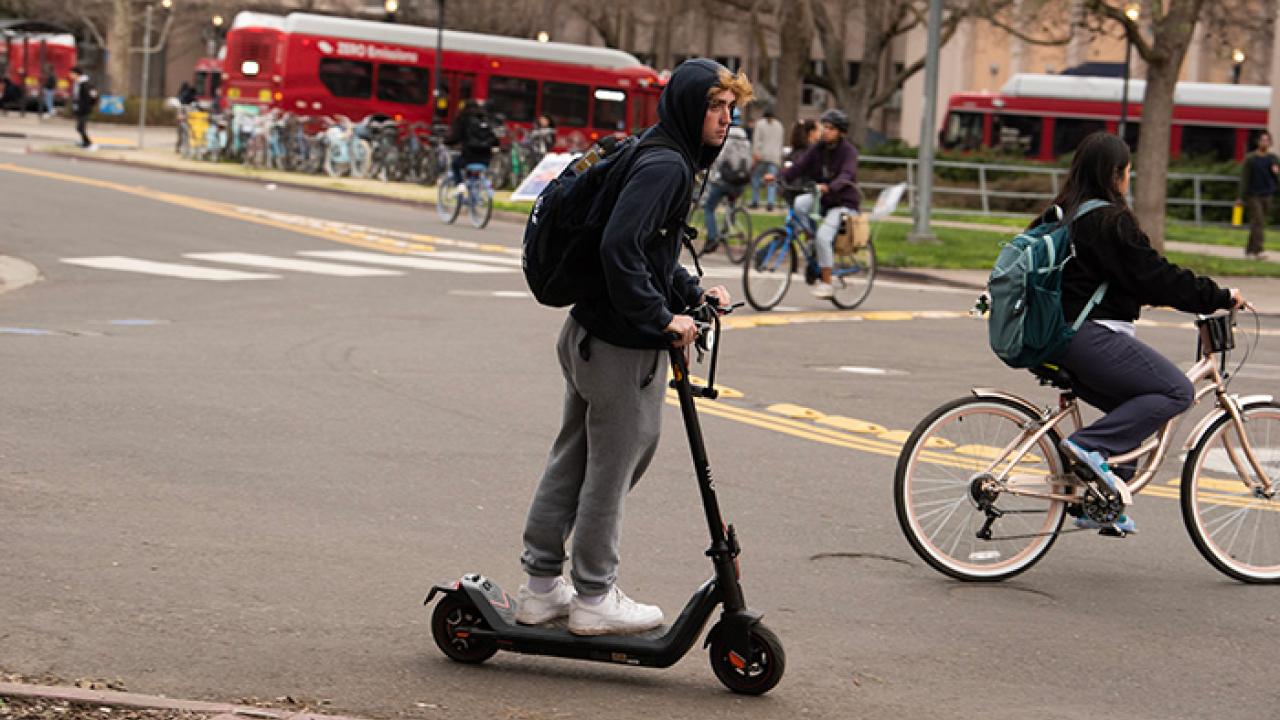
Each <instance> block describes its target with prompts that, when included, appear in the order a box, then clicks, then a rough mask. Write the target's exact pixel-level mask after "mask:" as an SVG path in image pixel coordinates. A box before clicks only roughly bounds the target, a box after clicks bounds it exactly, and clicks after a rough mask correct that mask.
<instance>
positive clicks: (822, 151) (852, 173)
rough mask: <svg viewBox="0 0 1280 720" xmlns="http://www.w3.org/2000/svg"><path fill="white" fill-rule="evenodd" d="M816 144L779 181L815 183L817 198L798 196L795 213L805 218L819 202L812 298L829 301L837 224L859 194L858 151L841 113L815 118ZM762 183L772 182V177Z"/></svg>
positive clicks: (858, 200)
mask: <svg viewBox="0 0 1280 720" xmlns="http://www.w3.org/2000/svg"><path fill="white" fill-rule="evenodd" d="M818 127H819V134H818V142H816V143H814V144H813V145H811V146H810V147H809V149H808V150H806V151H805V152H804V154H803V155H801V156H800V157H798V158H796V160H795V161H794V162H793V163H792V164H791V166H790V167H788V168H787V169H785V170H783V171H782V179H783V180H784V181H785V182H788V183H794V182H795V181H797V180H816V181H817V183H818V195H819V198H814V196H813V195H801V196H800V197H798V198H796V200H795V209H796V213H797V214H798V215H800V216H801V217H804V218H807V217H808V216H809V214H810V213H811V212H813V205H814V202H815V200H820V203H819V209H820V210H821V212H822V216H823V217H822V224H821V225H820V226H819V227H818V231H817V233H815V238H816V241H817V242H816V243H815V249H816V250H817V253H818V267H819V268H821V270H822V279H821V280H820V281H819V282H818V284H817V285H816V286H815V287H814V288H813V295H814V297H819V298H830V297H831V296H832V294H833V293H834V291H833V290H832V288H831V266H832V265H833V264H834V263H835V252H834V251H833V250H832V245H833V244H834V243H835V239H836V235H837V234H838V233H839V232H840V224H841V223H842V222H844V216H845V215H846V214H848V213H857V212H858V208H859V205H860V203H861V202H862V194H861V193H860V192H859V191H858V149H857V148H855V147H854V146H853V143H851V142H849V141H848V140H847V139H845V133H847V132H849V116H848V115H845V114H844V112H842V111H840V110H828V111H826V112H824V113H822V117H820V118H818ZM765 180H767V181H769V182H772V181H773V176H772V175H766V176H765Z"/></svg>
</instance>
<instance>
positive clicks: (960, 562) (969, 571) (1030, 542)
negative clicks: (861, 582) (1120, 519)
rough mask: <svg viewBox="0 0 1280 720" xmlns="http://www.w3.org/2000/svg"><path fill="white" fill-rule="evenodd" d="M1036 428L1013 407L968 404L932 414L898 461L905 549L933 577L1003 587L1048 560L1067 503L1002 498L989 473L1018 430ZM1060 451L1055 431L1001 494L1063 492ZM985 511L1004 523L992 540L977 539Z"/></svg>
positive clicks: (897, 503)
mask: <svg viewBox="0 0 1280 720" xmlns="http://www.w3.org/2000/svg"><path fill="white" fill-rule="evenodd" d="M1037 420H1038V418H1036V417H1035V416H1034V415H1033V414H1032V413H1031V412H1029V411H1027V410H1026V409H1025V408H1023V407H1022V406H1020V405H1018V404H1017V403H1014V402H1012V401H1009V400H1003V399H999V398H978V397H968V398H960V399H959V400H954V401H952V402H949V403H947V404H946V405H943V406H942V407H940V408H938V409H937V410H934V411H933V412H932V413H930V414H929V416H928V417H926V418H925V419H924V420H922V421H920V424H919V425H917V426H916V428H915V431H914V432H912V433H911V437H909V438H908V439H907V442H906V444H905V445H903V446H902V453H901V454H900V455H899V456H898V467H897V471H896V473H895V474H894V484H893V503H894V507H895V509H896V510H897V515H898V524H899V526H901V528H902V532H903V534H904V535H906V536H907V541H908V542H910V543H911V547H912V548H913V549H914V550H915V551H916V554H918V555H919V556H920V557H921V559H923V560H924V561H925V562H926V563H928V564H929V565H930V566H931V567H933V569H935V570H937V571H939V572H941V573H943V574H945V575H950V576H951V577H953V578H956V579H958V580H969V581H986V582H990V581H995V580H1004V579H1005V578H1010V577H1013V576H1014V575H1017V574H1018V573H1020V572H1022V571H1024V570H1026V569H1027V568H1029V567H1031V566H1032V565H1034V564H1035V563H1036V561H1038V560H1039V559H1040V558H1041V557H1043V556H1044V554H1045V553H1046V552H1048V551H1049V548H1050V547H1051V546H1052V545H1053V541H1054V540H1055V539H1056V538H1057V536H1058V530H1059V528H1061V526H1062V519H1063V517H1064V515H1065V514H1066V503H1064V502H1062V501H1060V500H1049V499H1044V498H1037V497H1026V496H1023V495H1014V494H1012V493H1011V492H1001V491H1000V487H999V485H997V484H995V483H993V482H992V481H991V476H990V475H989V474H988V473H987V467H988V466H989V465H991V464H992V463H993V462H995V461H996V460H997V459H998V458H999V457H1000V456H1001V455H1002V452H1003V450H1004V449H1005V448H1006V447H1008V446H1009V445H1010V444H1012V443H1013V442H1014V441H1015V439H1016V438H1019V437H1020V436H1021V435H1022V434H1023V430H1022V427H1023V426H1024V425H1026V424H1028V423H1033V424H1034V423H1036V422H1037ZM1057 448H1058V434H1057V433H1056V432H1054V431H1053V430H1050V431H1049V432H1048V433H1046V434H1045V435H1044V436H1042V437H1041V438H1040V440H1039V441H1037V442H1036V444H1035V445H1033V446H1032V447H1031V448H1030V450H1029V451H1028V452H1026V453H1025V454H1024V455H1023V456H1022V457H1021V459H1020V460H1019V461H1018V462H1017V464H1016V467H1015V468H1014V469H1013V470H1012V471H1011V472H1009V473H1008V474H1007V475H1006V480H1005V483H1006V484H1005V487H1006V488H1008V487H1011V486H1013V487H1016V488H1018V489H1019V490H1021V491H1024V492H1041V493H1043V492H1049V491H1052V490H1056V491H1059V492H1061V491H1063V490H1064V489H1065V488H1064V486H1062V485H1061V484H1060V482H1059V481H1057V480H1056V479H1057V478H1061V477H1062V473H1063V462H1062V456H1061V455H1059V453H1058V449H1057ZM1007 465H1008V463H1001V464H1000V466H999V467H998V468H997V471H998V470H1000V469H1003V468H1004V467H1005V466H1007ZM980 503H988V504H989V506H990V507H991V508H993V510H994V511H995V512H997V513H999V514H1000V516H999V517H998V518H997V519H996V520H995V521H993V523H992V524H991V526H990V528H989V529H990V532H991V536H990V537H989V538H988V539H982V538H980V537H978V534H979V531H980V530H981V529H982V528H983V526H984V525H985V524H986V523H987V520H988V514H987V513H986V512H985V511H984V510H983V509H982V508H981V507H980Z"/></svg>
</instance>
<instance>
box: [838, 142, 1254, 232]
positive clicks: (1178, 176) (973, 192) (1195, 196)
mask: <svg viewBox="0 0 1280 720" xmlns="http://www.w3.org/2000/svg"><path fill="white" fill-rule="evenodd" d="M858 163H859V166H860V167H865V166H868V165H890V166H894V165H902V166H905V168H906V178H905V179H906V182H907V205H908V206H909V207H911V208H915V206H916V186H917V182H916V178H917V175H919V169H918V164H919V161H918V160H916V159H915V158H900V157H883V156H878V155H863V156H861V157H859V158H858ZM933 165H934V168H935V170H945V169H956V170H970V171H976V172H977V183H976V185H970V186H958V185H939V184H936V183H935V184H934V185H933V194H934V196H944V195H951V196H961V197H975V196H976V197H977V198H978V199H979V207H980V209H977V208H972V207H946V205H945V204H944V203H937V202H936V201H935V205H934V207H933V211H934V212H936V213H940V214H942V213H950V214H969V215H973V214H978V215H991V216H1010V215H1017V216H1021V215H1025V214H1026V213H1016V212H1003V211H998V210H997V211H993V210H992V209H991V201H992V200H998V199H1010V200H1014V199H1016V200H1041V201H1043V202H1044V203H1046V204H1047V203H1048V202H1049V201H1051V200H1053V198H1054V197H1056V196H1057V194H1058V189H1059V188H1060V187H1061V185H1062V182H1063V179H1064V178H1065V176H1066V174H1067V169H1066V168H1059V167H1036V166H1034V165H992V164H988V163H969V162H957V161H954V160H938V161H935V162H934V164H933ZM988 173H1000V174H1002V175H1048V176H1049V186H1050V192H1047V193H1045V192H1026V191H1015V190H1000V189H995V188H992V187H991V184H990V183H989V182H988ZM1137 176H1138V174H1137V173H1133V177H1134V178H1137ZM1166 180H1167V181H1170V182H1172V181H1185V180H1190V181H1191V191H1192V192H1191V197H1190V198H1187V197H1179V196H1171V197H1169V198H1168V200H1166V201H1165V202H1166V203H1167V204H1168V205H1170V206H1175V205H1177V206H1190V207H1191V208H1192V215H1193V220H1192V221H1193V222H1194V223H1196V224H1197V225H1201V224H1205V219H1204V215H1205V213H1204V211H1205V209H1206V208H1219V207H1221V208H1230V207H1231V206H1233V205H1234V204H1235V202H1234V200H1213V199H1207V198H1205V197H1204V187H1205V185H1206V184H1209V183H1231V184H1233V185H1236V184H1239V182H1240V177H1239V176H1238V175H1209V174H1195V173H1169V174H1168V175H1167V176H1166ZM896 182H901V180H890V181H888V182H869V181H861V180H860V181H859V184H860V185H861V186H862V187H863V188H872V189H876V190H882V189H884V188H886V187H889V186H891V185H893V184H895V183H896ZM1212 224H1221V223H1212Z"/></svg>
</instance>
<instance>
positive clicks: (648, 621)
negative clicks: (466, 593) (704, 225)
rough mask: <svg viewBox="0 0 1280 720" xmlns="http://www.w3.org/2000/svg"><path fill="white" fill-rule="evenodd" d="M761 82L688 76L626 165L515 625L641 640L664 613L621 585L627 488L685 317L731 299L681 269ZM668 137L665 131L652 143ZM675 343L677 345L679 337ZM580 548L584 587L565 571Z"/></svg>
mask: <svg viewBox="0 0 1280 720" xmlns="http://www.w3.org/2000/svg"><path fill="white" fill-rule="evenodd" d="M751 96H752V89H751V83H750V82H749V81H748V80H747V79H746V77H745V76H744V75H742V74H741V73H738V74H734V73H731V72H730V71H729V70H727V69H726V68H724V67H723V66H721V65H720V64H719V63H716V62H713V61H710V60H706V59H695V60H690V61H687V62H685V63H683V64H681V65H680V66H679V67H678V68H676V70H675V72H674V73H673V74H672V75H671V79H670V80H669V82H668V83H667V87H666V88H665V89H664V90H663V93H662V97H661V99H660V100H659V104H658V118H659V119H658V123H657V124H656V125H654V126H653V127H651V128H649V129H648V130H646V131H645V135H644V138H649V139H651V140H660V141H661V142H644V139H643V138H642V143H641V146H640V147H639V149H638V150H637V153H638V155H637V157H636V159H635V161H634V163H633V164H632V165H631V167H630V168H629V169H628V170H627V174H626V176H625V180H624V184H623V186H622V189H621V193H620V194H619V196H618V200H617V204H616V205H615V206H614V210H613V213H612V215H611V216H610V220H609V222H608V224H607V226H606V228H605V231H604V236H603V239H602V240H601V247H600V259H601V264H602V272H603V276H604V279H605V285H606V287H607V290H608V292H607V295H606V296H605V297H601V298H598V299H591V300H585V301H582V302H579V303H577V304H576V305H575V306H574V307H573V310H572V311H571V312H570V314H569V317H568V318H567V319H566V320H565V323H564V327H563V329H562V330H561V332H560V338H559V341H558V343H557V346H556V350H557V354H558V356H559V360H560V366H561V370H562V372H563V374H564V379H565V399H564V414H563V418H562V421H561V426H560V432H559V434H558V435H557V437H556V439H555V442H554V444H553V445H552V447H551V454H550V457H549V459H548V462H547V466H546V470H545V471H544V473H543V475H542V479H541V481H540V482H539V483H538V487H537V490H536V491H535V493H534V497H533V503H532V505H531V506H530V508H529V515H528V519H527V521H526V524H525V530H524V552H523V555H522V556H521V563H522V565H523V567H524V570H525V572H526V573H527V574H528V581H527V582H526V583H525V584H524V585H522V586H521V587H520V589H519V592H518V593H517V597H516V602H517V611H516V615H515V618H516V621H517V622H519V623H521V624H526V625H536V624H540V623H544V622H549V621H552V620H555V619H558V618H562V617H565V616H568V618H569V631H570V632H572V633H574V634H576V635H611V634H630V633H640V632H644V631H646V630H650V629H652V628H655V627H658V626H659V625H661V624H662V622H663V614H662V610H661V609H659V608H658V607H657V606H655V605H645V604H641V603H637V602H635V601H634V600H632V599H630V598H629V597H627V596H626V595H625V594H624V593H623V592H622V590H621V589H620V588H619V587H618V585H617V577H618V563H619V537H620V530H621V523H622V512H623V504H624V500H625V498H626V495H627V492H628V491H629V490H630V489H631V488H632V487H633V486H634V485H635V484H636V483H637V482H638V481H639V480H640V477H641V475H643V474H644V471H645V469H646V468H647V467H648V466H649V461H650V460H651V459H652V458H653V455H654V452H655V451H656V450H657V447H658V438H659V435H660V431H661V418H662V400H663V396H664V394H665V393H666V381H665V378H666V375H667V363H668V358H667V351H668V349H669V348H671V347H673V346H674V347H688V345H689V344H690V343H692V342H693V341H694V340H695V339H696V337H697V333H698V328H697V325H696V323H695V322H694V319H693V318H692V317H690V316H689V315H685V314H681V313H683V312H684V310H685V308H687V307H691V306H695V305H698V304H700V303H701V302H702V301H703V299H704V297H705V296H712V297H715V298H716V299H717V300H718V301H719V303H720V305H721V306H722V307H728V306H729V304H730V297H729V291H728V290H727V289H725V288H724V287H723V286H717V287H714V288H711V289H710V290H706V291H704V290H703V289H702V288H701V287H699V285H698V281H697V279H696V278H694V277H693V276H691V275H690V274H689V273H688V272H687V271H686V270H685V269H684V268H683V267H682V266H681V265H680V263H679V256H680V250H681V241H682V233H683V230H684V219H685V217H686V215H687V213H688V209H689V203H690V200H691V198H692V196H693V193H694V191H695V190H696V189H697V188H696V186H695V176H696V174H697V173H698V172H700V171H702V170H705V169H706V168H708V167H709V166H710V165H711V163H712V161H714V160H715V158H716V156H717V155H718V154H719V152H720V148H721V146H722V145H723V143H724V141H725V137H726V136H727V135H728V132H729V125H730V119H731V115H732V112H733V109H734V107H735V106H736V105H741V104H743V103H745V102H747V101H748V100H750V99H751ZM655 135H656V136H659V137H656V138H655V137H653V136H655ZM672 338H674V339H672ZM570 534H572V536H573V540H572V550H571V558H572V570H571V573H570V576H571V578H572V587H570V585H569V584H568V583H567V582H566V581H565V579H564V578H563V577H562V573H563V571H564V564H565V560H566V553H565V544H566V541H567V540H568V538H569V537H570Z"/></svg>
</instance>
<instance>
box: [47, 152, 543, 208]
mask: <svg viewBox="0 0 1280 720" xmlns="http://www.w3.org/2000/svg"><path fill="white" fill-rule="evenodd" d="M30 152H31V153H32V154H35V155H46V156H49V157H60V158H71V159H75V160H88V161H90V162H100V163H107V164H111V165H120V164H122V163H123V164H124V165H125V166H127V167H137V168H144V169H147V170H158V171H160V172H168V173H176V174H178V175H198V176H200V177H211V178H219V179H222V180H233V181H237V182H248V183H254V184H257V185H262V184H267V183H270V184H274V185H277V186H279V187H287V188H292V189H295V190H310V191H312V192H322V193H327V194H330V195H340V196H342V197H345V198H354V199H362V200H373V201H375V202H384V203H391V204H394V205H402V206H407V207H416V208H424V207H430V208H434V207H435V205H436V203H435V201H434V200H430V199H424V200H410V199H408V198H398V197H391V196H388V195H379V194H377V193H362V192H352V191H351V190H339V189H337V188H328V187H322V186H318V185H311V184H309V183H303V182H293V181H289V180H268V179H266V178H255V177H242V176H237V175H224V174H222V173H216V172H208V171H205V170H199V169H194V168H180V167H168V166H165V165H152V164H151V163H146V162H137V161H132V160H128V159H121V158H113V157H104V156H102V155H93V154H89V153H79V152H68V151H66V150H61V149H58V148H38V149H33V150H30ZM493 218H494V219H497V220H504V221H506V222H511V223H516V224H520V225H523V224H524V223H525V222H526V221H528V219H529V216H528V215H526V214H524V213H517V212H512V211H510V210H499V209H497V208H494V210H493Z"/></svg>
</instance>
